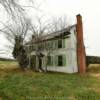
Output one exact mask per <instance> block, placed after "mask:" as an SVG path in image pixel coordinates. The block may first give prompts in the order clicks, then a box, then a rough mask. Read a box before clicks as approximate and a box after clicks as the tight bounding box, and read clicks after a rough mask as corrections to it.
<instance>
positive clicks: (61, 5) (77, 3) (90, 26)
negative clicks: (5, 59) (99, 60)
mask: <svg viewBox="0 0 100 100" xmlns="http://www.w3.org/2000/svg"><path fill="white" fill-rule="evenodd" d="M37 1H38V0H37ZM39 1H41V0H39ZM43 1H44V2H42V4H41V6H40V9H41V11H40V12H38V14H39V13H42V14H43V15H45V16H63V15H66V16H67V17H68V19H69V21H70V22H71V23H73V24H74V23H75V21H76V15H77V14H79V13H80V14H81V15H82V17H83V25H84V40H85V46H86V51H87V54H89V55H97V56H100V46H99V45H100V44H99V43H100V1H99V0H43ZM36 13H37V12H36ZM29 14H30V16H32V15H33V13H32V12H31V11H30V12H29ZM3 16H4V14H3ZM0 20H2V18H1V14H0ZM66 23H67V22H66ZM0 39H1V37H0ZM1 40H2V39H1ZM1 40H0V41H1ZM2 42H4V43H5V41H4V40H3V41H2ZM0 47H1V46H0Z"/></svg>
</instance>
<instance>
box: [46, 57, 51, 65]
mask: <svg viewBox="0 0 100 100" xmlns="http://www.w3.org/2000/svg"><path fill="white" fill-rule="evenodd" d="M47 65H52V57H51V56H48V58H47Z"/></svg>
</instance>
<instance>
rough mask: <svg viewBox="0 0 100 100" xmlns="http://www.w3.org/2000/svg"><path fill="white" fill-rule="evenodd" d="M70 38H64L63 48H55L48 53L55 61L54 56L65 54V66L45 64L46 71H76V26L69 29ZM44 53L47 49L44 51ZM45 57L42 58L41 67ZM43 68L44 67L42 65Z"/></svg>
mask: <svg viewBox="0 0 100 100" xmlns="http://www.w3.org/2000/svg"><path fill="white" fill-rule="evenodd" d="M70 32H71V34H70V38H66V39H65V48H61V49H55V50H53V51H52V52H51V53H50V56H52V57H53V61H55V56H58V55H65V56H66V65H65V66H57V65H55V64H53V65H52V66H47V70H48V71H57V72H65V73H75V72H78V68H77V52H76V51H77V49H76V48H77V47H76V44H77V42H76V34H75V32H76V27H73V28H72V29H71V31H70ZM44 53H45V54H46V53H47V51H44ZM45 61H46V58H45V57H44V58H43V65H42V66H43V67H44V66H46V64H45ZM44 69H45V67H44Z"/></svg>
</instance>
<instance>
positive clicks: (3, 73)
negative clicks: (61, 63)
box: [0, 61, 100, 100]
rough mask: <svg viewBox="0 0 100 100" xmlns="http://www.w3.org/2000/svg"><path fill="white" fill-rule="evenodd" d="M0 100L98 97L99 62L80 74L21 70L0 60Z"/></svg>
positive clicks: (90, 99) (94, 99) (96, 99)
mask: <svg viewBox="0 0 100 100" xmlns="http://www.w3.org/2000/svg"><path fill="white" fill-rule="evenodd" d="M0 100H100V65H97V64H96V65H90V66H89V69H88V72H87V73H86V74H84V75H81V74H78V73H77V74H64V73H53V72H48V73H39V72H32V71H22V70H20V68H19V67H18V64H17V63H16V62H11V61H0Z"/></svg>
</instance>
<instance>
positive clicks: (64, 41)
mask: <svg viewBox="0 0 100 100" xmlns="http://www.w3.org/2000/svg"><path fill="white" fill-rule="evenodd" d="M62 44H63V48H65V47H66V40H65V39H63V40H62Z"/></svg>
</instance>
